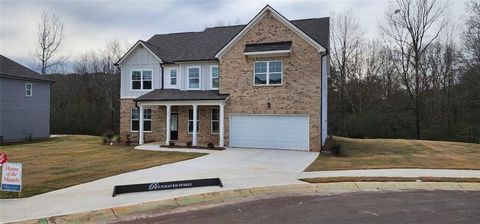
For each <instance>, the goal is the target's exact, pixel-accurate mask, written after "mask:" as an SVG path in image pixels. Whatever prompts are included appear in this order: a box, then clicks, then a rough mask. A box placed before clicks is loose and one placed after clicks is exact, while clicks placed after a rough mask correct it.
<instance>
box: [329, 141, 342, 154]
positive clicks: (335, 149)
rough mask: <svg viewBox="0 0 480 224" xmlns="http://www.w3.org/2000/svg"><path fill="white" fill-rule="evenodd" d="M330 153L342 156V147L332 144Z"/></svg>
mask: <svg viewBox="0 0 480 224" xmlns="http://www.w3.org/2000/svg"><path fill="white" fill-rule="evenodd" d="M331 152H332V153H333V154H335V155H337V156H339V155H342V145H340V144H338V143H335V144H333V146H332V148H331Z"/></svg>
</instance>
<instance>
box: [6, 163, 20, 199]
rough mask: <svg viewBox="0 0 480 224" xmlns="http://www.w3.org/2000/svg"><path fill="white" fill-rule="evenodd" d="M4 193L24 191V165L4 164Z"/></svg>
mask: <svg viewBox="0 0 480 224" xmlns="http://www.w3.org/2000/svg"><path fill="white" fill-rule="evenodd" d="M1 185H2V186H1V190H2V191H10V192H20V191H22V164H21V163H4V164H3V166H2V184H1Z"/></svg>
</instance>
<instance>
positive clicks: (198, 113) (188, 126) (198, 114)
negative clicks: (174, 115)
mask: <svg viewBox="0 0 480 224" xmlns="http://www.w3.org/2000/svg"><path fill="white" fill-rule="evenodd" d="M190 110H192V113H193V109H188V112H187V116H188V117H187V133H188V134H193V132H192V131H190V121H192V124H193V120H190ZM192 117H193V116H192ZM192 119H193V118H192ZM197 122H198V124H197V135H198V133H200V128H198V127H199V126H200V110H199V109H198V108H197ZM192 129H193V127H192Z"/></svg>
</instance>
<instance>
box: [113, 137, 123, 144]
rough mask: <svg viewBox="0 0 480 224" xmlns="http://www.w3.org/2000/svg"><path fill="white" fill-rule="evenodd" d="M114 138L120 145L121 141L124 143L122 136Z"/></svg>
mask: <svg viewBox="0 0 480 224" xmlns="http://www.w3.org/2000/svg"><path fill="white" fill-rule="evenodd" d="M113 138H114V139H115V142H117V143H120V141H122V137H121V136H120V135H115V136H113Z"/></svg>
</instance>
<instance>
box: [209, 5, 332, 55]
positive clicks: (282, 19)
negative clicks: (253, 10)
mask: <svg viewBox="0 0 480 224" xmlns="http://www.w3.org/2000/svg"><path fill="white" fill-rule="evenodd" d="M267 11H270V12H271V13H272V14H273V16H275V18H277V19H278V20H280V22H282V23H283V24H284V25H285V26H287V27H288V28H290V29H292V30H293V31H294V32H295V33H296V34H298V35H300V36H301V37H302V38H303V39H304V40H305V41H307V43H309V44H311V45H312V46H313V47H315V48H316V49H317V51H318V52H325V51H326V49H325V48H324V47H323V46H322V45H320V44H319V43H317V42H316V41H315V40H313V39H312V38H311V37H309V36H308V35H307V34H306V33H305V32H303V31H302V30H300V29H299V28H298V27H296V26H295V25H293V24H292V22H290V21H288V19H286V18H285V17H284V16H282V15H281V14H280V13H278V12H277V11H275V9H273V8H272V7H271V6H270V5H267V6H265V8H263V9H262V11H260V12H259V13H258V14H257V15H256V16H255V17H254V18H253V19H252V21H250V22H249V23H248V24H247V25H246V26H245V27H244V28H243V29H242V31H240V33H238V34H237V35H236V36H235V37H234V38H233V39H232V40H230V42H228V43H227V45H225V46H224V47H223V48H222V49H221V50H220V51H219V52H218V53H217V54H215V57H216V58H218V59H220V57H222V55H223V54H224V53H225V52H226V51H227V50H228V49H229V48H230V47H231V46H232V45H233V44H234V43H235V42H237V41H238V40H239V39H240V38H241V37H242V36H243V35H245V34H246V33H247V32H248V31H249V30H250V29H251V28H252V27H253V26H254V25H255V24H257V23H258V21H260V19H261V18H262V16H263V15H264V14H265V13H266V12H267Z"/></svg>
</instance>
